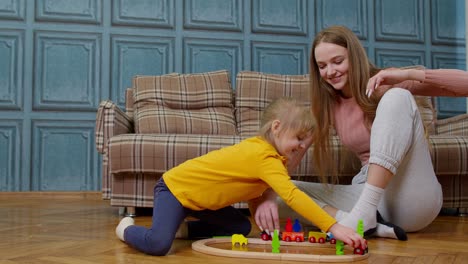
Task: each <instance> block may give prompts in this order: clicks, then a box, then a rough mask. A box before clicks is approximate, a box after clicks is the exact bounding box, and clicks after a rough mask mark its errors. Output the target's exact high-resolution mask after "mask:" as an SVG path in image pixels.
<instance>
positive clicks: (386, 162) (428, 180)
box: [279, 88, 443, 232]
mask: <svg viewBox="0 0 468 264" xmlns="http://www.w3.org/2000/svg"><path fill="white" fill-rule="evenodd" d="M369 163H370V164H377V165H380V166H382V167H384V168H386V169H388V170H390V171H391V172H392V173H393V174H394V176H393V177H392V179H391V180H390V183H389V184H388V185H387V187H386V188H385V192H384V195H383V197H382V199H381V201H380V204H379V206H378V210H379V212H380V213H381V215H382V216H383V218H384V219H385V220H386V221H389V222H391V223H393V224H396V225H398V226H400V227H402V228H403V229H404V230H405V231H407V232H414V231H418V230H421V229H423V228H424V227H426V226H427V225H429V224H430V223H431V222H432V221H433V220H434V219H435V218H436V216H437V215H438V213H439V211H440V209H441V207H442V198H443V197H442V188H441V186H440V184H439V182H438V181H437V178H436V176H435V173H434V169H433V165H432V161H431V157H430V153H429V149H428V144H427V140H426V138H425V136H424V127H423V124H422V121H421V116H420V114H419V111H418V108H417V105H416V102H415V101H414V98H413V96H412V95H411V93H410V92H408V91H407V90H404V89H400V88H393V89H390V90H389V91H388V92H386V93H385V95H384V96H383V97H382V99H381V101H380V103H379V105H378V108H377V113H376V117H375V120H374V123H373V125H372V130H371V139H370V159H369ZM367 168H368V165H365V166H363V167H362V169H361V171H360V172H359V173H358V174H357V175H356V176H354V178H353V181H352V184H351V185H328V186H324V185H323V184H320V183H310V182H299V181H295V184H296V185H297V186H298V187H299V188H300V189H301V190H303V191H304V192H305V193H307V194H308V195H309V196H311V197H312V198H313V199H314V200H315V201H316V202H317V203H318V204H319V205H321V206H322V207H323V206H325V205H330V206H332V207H335V208H337V209H340V210H343V211H346V212H349V211H351V209H352V208H353V206H354V204H355V203H356V202H357V200H358V198H359V196H360V194H361V191H362V189H363V187H364V183H365V182H366V180H367ZM279 212H280V215H281V217H291V218H293V217H297V218H300V219H301V217H299V216H298V215H297V214H295V213H294V212H293V211H292V210H291V209H290V208H288V206H287V205H285V203H284V202H282V201H280V202H279ZM301 221H305V220H304V219H301Z"/></svg>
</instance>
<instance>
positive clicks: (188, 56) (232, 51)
mask: <svg viewBox="0 0 468 264" xmlns="http://www.w3.org/2000/svg"><path fill="white" fill-rule="evenodd" d="M242 54H243V53H242V42H241V41H230V40H213V39H211V40H210V39H193V38H187V39H184V60H185V63H184V64H185V69H184V72H191V73H195V72H207V71H216V70H222V69H226V70H228V71H229V72H230V75H231V83H234V81H235V77H236V74H237V72H239V71H240V69H241V67H242Z"/></svg>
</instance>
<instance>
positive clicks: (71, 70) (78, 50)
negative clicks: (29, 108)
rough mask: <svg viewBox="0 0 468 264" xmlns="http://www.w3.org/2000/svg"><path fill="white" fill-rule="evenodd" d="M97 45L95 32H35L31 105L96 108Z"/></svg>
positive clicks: (78, 108) (64, 109)
mask: <svg viewBox="0 0 468 264" xmlns="http://www.w3.org/2000/svg"><path fill="white" fill-rule="evenodd" d="M100 47H101V36H100V35H99V34H92V33H84V32H83V33H68V32H51V31H49V32H36V35H35V64H34V72H35V81H34V109H36V110H45V109H48V110H50V109H56V110H57V109H60V110H63V111H69V110H83V111H86V110H88V111H92V110H95V109H97V106H98V104H99V98H100V96H99V94H100V87H101V86H100V84H101V74H100V70H101V67H100V62H101V49H100Z"/></svg>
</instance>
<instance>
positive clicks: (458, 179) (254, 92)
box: [95, 70, 468, 214]
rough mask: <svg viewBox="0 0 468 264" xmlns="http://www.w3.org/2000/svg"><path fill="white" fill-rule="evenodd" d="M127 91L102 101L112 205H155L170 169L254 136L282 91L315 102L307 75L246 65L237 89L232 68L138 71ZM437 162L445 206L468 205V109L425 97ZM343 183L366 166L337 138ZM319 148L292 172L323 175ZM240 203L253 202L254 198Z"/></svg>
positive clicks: (100, 141) (99, 139)
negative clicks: (444, 114) (446, 108)
mask: <svg viewBox="0 0 468 264" xmlns="http://www.w3.org/2000/svg"><path fill="white" fill-rule="evenodd" d="M132 86H133V87H132V88H130V89H127V91H126V111H123V110H121V109H120V108H119V107H118V106H117V105H116V104H114V103H113V102H111V101H108V100H107V101H102V102H101V104H100V106H99V109H98V112H97V118H96V134H95V136H96V140H95V142H96V147H97V149H98V151H99V153H101V154H102V155H103V162H102V193H103V198H104V199H108V200H110V204H111V205H112V206H119V207H122V208H127V209H128V210H127V213H128V214H132V213H133V212H134V208H136V207H152V205H153V187H154V184H155V183H156V181H157V180H158V179H159V177H161V175H162V174H163V173H164V172H165V171H167V170H168V169H170V168H172V167H174V166H176V165H178V164H180V163H182V162H184V161H185V160H187V159H191V158H194V157H197V156H199V155H202V154H205V153H207V152H209V151H211V150H214V149H218V148H221V147H224V146H228V145H232V144H235V143H237V142H239V141H240V140H242V139H243V138H246V137H249V136H252V135H254V134H255V133H256V131H257V129H258V127H259V119H260V115H261V112H262V110H263V108H264V107H265V106H266V105H267V104H268V103H270V102H271V101H272V100H273V99H275V98H277V97H280V96H292V97H295V98H298V99H300V100H301V102H303V104H304V105H306V106H308V105H309V104H310V103H309V92H308V91H309V79H308V76H307V75H274V74H263V73H260V72H248V71H244V72H240V73H239V74H238V75H237V76H236V87H235V89H234V90H233V89H232V87H231V83H230V77H229V73H228V72H227V71H225V70H222V71H215V72H206V73H199V74H176V73H173V74H167V75H161V76H136V77H134V78H133V85H132ZM416 101H417V102H418V106H419V108H420V112H421V115H422V117H423V120H424V123H425V124H426V126H427V127H428V132H429V133H430V136H429V142H430V146H431V155H432V158H433V164H434V168H435V171H436V174H437V177H438V179H439V181H440V183H441V184H442V186H443V192H444V205H443V206H444V207H446V208H457V209H460V210H466V209H467V208H468V115H467V114H465V115H460V116H456V117H453V118H449V119H443V120H436V118H435V112H434V111H433V109H434V108H433V102H434V98H430V97H417V100H416ZM332 140H333V144H332V145H333V148H334V159H335V162H336V164H337V173H338V175H339V178H340V183H349V182H350V180H351V178H352V176H354V175H355V174H356V173H357V171H358V170H359V168H360V164H359V161H358V160H357V159H355V158H351V159H343V157H344V155H342V152H343V148H342V146H341V144H340V142H339V140H338V139H337V138H336V137H333V138H332ZM311 155H312V148H311V149H309V150H308V152H307V153H306V156H305V157H304V159H303V160H302V162H301V164H300V165H299V167H298V169H297V170H296V172H295V173H293V174H292V175H291V176H292V178H293V179H296V180H301V181H317V180H318V175H317V173H316V172H315V171H314V169H313V166H312V163H311V160H312V158H311ZM235 206H236V207H241V208H245V207H246V203H239V204H236V205H235Z"/></svg>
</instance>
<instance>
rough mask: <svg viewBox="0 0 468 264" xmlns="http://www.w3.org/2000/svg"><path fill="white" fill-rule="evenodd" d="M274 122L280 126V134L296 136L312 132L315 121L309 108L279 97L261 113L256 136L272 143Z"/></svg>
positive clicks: (295, 101)
mask: <svg viewBox="0 0 468 264" xmlns="http://www.w3.org/2000/svg"><path fill="white" fill-rule="evenodd" d="M274 120H279V121H280V122H281V124H282V129H281V130H280V133H284V132H286V131H293V132H295V133H298V134H302V133H304V134H305V133H309V132H312V131H313V129H314V128H315V121H314V118H313V115H312V112H311V111H310V108H308V107H306V106H304V105H303V104H301V103H300V102H299V101H298V100H296V99H294V98H291V97H280V98H278V99H276V100H274V101H272V102H271V103H270V104H269V105H268V106H267V107H266V108H265V109H264V111H263V114H262V118H261V120H260V130H259V131H258V135H259V136H261V137H263V138H265V139H266V140H268V141H269V142H272V139H273V135H272V133H271V125H272V123H273V121H274Z"/></svg>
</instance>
